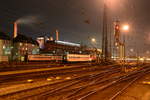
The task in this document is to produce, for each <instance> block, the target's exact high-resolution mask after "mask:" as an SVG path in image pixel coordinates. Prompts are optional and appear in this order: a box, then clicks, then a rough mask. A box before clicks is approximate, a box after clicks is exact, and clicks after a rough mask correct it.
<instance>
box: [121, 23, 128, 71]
mask: <svg viewBox="0 0 150 100" xmlns="http://www.w3.org/2000/svg"><path fill="white" fill-rule="evenodd" d="M122 30H123V31H124V32H127V31H129V25H123V27H122ZM123 48H124V49H123V53H124V54H123V70H124V69H125V70H126V68H125V66H124V65H125V62H126V43H125V34H124V35H123Z"/></svg>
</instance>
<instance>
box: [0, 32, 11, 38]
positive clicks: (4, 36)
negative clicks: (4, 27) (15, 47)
mask: <svg viewBox="0 0 150 100" xmlns="http://www.w3.org/2000/svg"><path fill="white" fill-rule="evenodd" d="M0 39H2V40H10V37H9V36H8V34H7V33H4V32H0Z"/></svg>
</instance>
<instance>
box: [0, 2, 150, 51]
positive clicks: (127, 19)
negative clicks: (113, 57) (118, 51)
mask: <svg viewBox="0 0 150 100" xmlns="http://www.w3.org/2000/svg"><path fill="white" fill-rule="evenodd" d="M149 4H150V1H149V0H108V6H109V16H110V22H109V23H110V26H111V25H112V24H113V21H115V20H116V19H119V20H120V21H121V22H122V24H123V23H125V24H126V23H128V24H129V25H130V32H128V33H126V35H127V36H126V39H127V43H128V49H130V48H134V49H136V48H138V49H139V51H140V52H146V51H148V50H149V49H150V48H149V46H150V5H149ZM102 10H103V0H2V1H1V3H0V31H4V32H7V33H9V34H11V33H12V31H13V22H14V21H18V22H19V33H22V34H25V35H28V36H32V37H36V36H41V35H45V34H47V35H48V36H49V35H54V30H55V29H58V30H59V31H60V39H61V40H65V41H72V42H82V43H84V44H88V45H90V43H89V42H88V41H89V37H95V38H96V40H97V47H100V46H101V32H102V31H101V27H102V26H101V25H102ZM85 21H88V23H86V22H85ZM112 34H113V32H112Z"/></svg>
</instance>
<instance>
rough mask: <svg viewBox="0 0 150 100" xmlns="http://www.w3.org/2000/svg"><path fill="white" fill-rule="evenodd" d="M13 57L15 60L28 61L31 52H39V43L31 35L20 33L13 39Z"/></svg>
mask: <svg viewBox="0 0 150 100" xmlns="http://www.w3.org/2000/svg"><path fill="white" fill-rule="evenodd" d="M12 45H13V50H12V59H13V60H14V61H26V60H27V56H28V55H30V54H39V45H38V43H37V42H36V41H35V40H33V39H32V38H30V37H27V36H25V35H22V34H18V35H17V37H15V38H14V39H13V44H12Z"/></svg>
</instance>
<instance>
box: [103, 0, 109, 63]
mask: <svg viewBox="0 0 150 100" xmlns="http://www.w3.org/2000/svg"><path fill="white" fill-rule="evenodd" d="M103 13H104V14H103V32H102V57H103V60H104V61H107V60H108V38H107V5H106V2H104V12H103Z"/></svg>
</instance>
